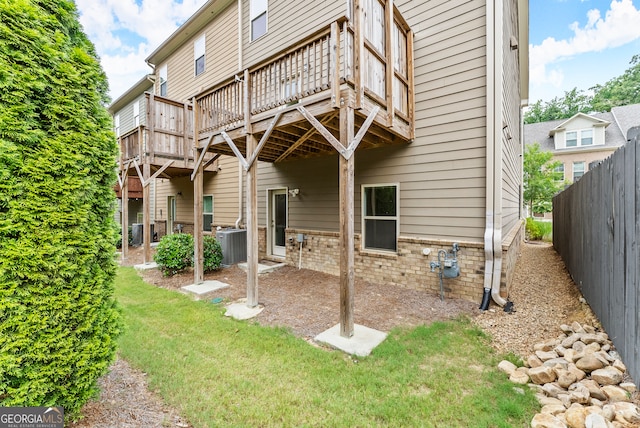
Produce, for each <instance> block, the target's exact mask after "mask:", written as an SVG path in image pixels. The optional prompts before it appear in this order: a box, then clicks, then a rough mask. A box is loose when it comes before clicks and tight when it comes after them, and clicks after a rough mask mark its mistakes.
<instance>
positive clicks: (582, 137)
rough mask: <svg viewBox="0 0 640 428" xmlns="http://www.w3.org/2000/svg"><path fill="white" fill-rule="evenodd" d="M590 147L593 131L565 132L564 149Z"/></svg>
mask: <svg viewBox="0 0 640 428" xmlns="http://www.w3.org/2000/svg"><path fill="white" fill-rule="evenodd" d="M591 145H593V129H581V130H579V131H567V133H566V134H565V147H582V146H591Z"/></svg>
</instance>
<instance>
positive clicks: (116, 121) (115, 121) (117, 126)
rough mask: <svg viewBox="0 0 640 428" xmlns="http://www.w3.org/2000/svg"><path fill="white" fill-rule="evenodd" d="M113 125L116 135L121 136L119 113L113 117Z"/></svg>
mask: <svg viewBox="0 0 640 428" xmlns="http://www.w3.org/2000/svg"><path fill="white" fill-rule="evenodd" d="M113 127H114V131H115V133H116V137H119V136H120V115H119V114H116V116H115V117H114V118H113Z"/></svg>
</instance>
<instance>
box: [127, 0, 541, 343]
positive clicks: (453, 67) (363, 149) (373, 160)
mask: <svg viewBox="0 0 640 428" xmlns="http://www.w3.org/2000/svg"><path fill="white" fill-rule="evenodd" d="M527 25H528V2H527V1H525V0H488V1H484V0H479V1H474V2H462V1H446V2H443V1H426V2H425V1H406V0H405V1H402V0H396V1H391V0H383V1H379V0H323V1H320V0H314V1H309V2H290V1H285V0H269V1H267V0H239V1H230V0H226V1H223V0H210V1H208V2H207V3H206V4H205V5H204V6H203V7H202V8H201V9H200V10H198V11H197V12H196V14H194V15H193V16H192V17H191V18H190V19H189V20H188V21H187V22H185V24H183V25H182V27H180V28H179V29H178V30H177V31H176V32H175V33H174V34H173V35H172V36H171V37H169V39H167V40H166V41H165V42H164V43H163V44H162V45H161V46H159V47H158V48H157V49H156V50H155V51H154V52H153V53H152V54H151V55H150V56H149V57H148V58H147V62H148V63H149V64H150V65H151V66H152V67H153V68H154V70H155V86H154V88H153V94H155V95H154V96H153V97H147V100H148V101H149V102H150V103H152V104H153V105H149V106H148V110H149V111H151V112H160V111H164V112H165V113H164V114H163V117H165V118H167V117H174V116H175V114H176V112H177V110H171V112H169V113H167V111H169V110H163V109H165V108H169V107H167V106H168V105H169V104H171V103H170V102H169V100H173V101H171V102H173V103H175V105H179V103H184V106H185V107H184V108H182V109H181V110H180V111H181V112H184V114H185V117H187V116H188V115H191V116H189V117H191V118H192V124H193V126H192V127H191V128H189V127H188V126H185V127H183V128H180V129H178V128H176V127H174V128H173V129H174V130H173V131H171V132H172V134H171V135H173V136H174V137H175V138H177V139H179V140H180V141H182V142H184V141H189V139H190V138H192V136H193V133H194V132H195V134H196V135H197V137H196V139H195V141H196V144H195V146H196V152H197V156H195V157H194V158H195V162H191V161H190V162H184V165H183V167H182V169H181V170H180V171H171V168H169V167H167V169H165V170H164V176H165V177H166V179H160V177H161V175H158V176H156V177H158V178H159V180H158V185H157V202H156V208H155V224H156V228H158V225H159V224H161V222H163V221H167V222H168V221H169V219H168V218H167V216H169V215H173V216H174V217H173V219H172V220H174V221H175V219H176V218H180V219H182V220H184V222H185V223H186V222H192V225H193V226H192V227H193V228H192V230H193V231H194V232H195V235H196V238H197V239H196V252H199V251H200V249H199V248H201V239H202V234H203V233H213V232H209V231H208V230H206V231H205V229H210V227H208V226H213V228H215V227H218V226H220V227H226V226H234V227H246V230H247V254H248V279H247V281H248V284H247V304H248V305H249V306H255V305H257V303H258V298H257V282H258V277H257V265H258V258H268V259H273V260H283V261H286V262H287V263H289V264H292V265H300V266H302V267H304V268H308V269H314V270H319V271H323V272H328V273H331V274H336V275H339V276H340V284H341V292H340V295H341V304H340V308H341V314H340V320H341V326H342V327H341V332H342V334H343V335H344V336H350V335H351V334H352V333H353V318H352V307H353V290H354V288H353V280H354V277H358V278H363V279H366V280H371V281H375V282H378V283H385V284H388V285H389V286H404V287H412V288H422V289H430V290H433V291H434V292H438V291H439V290H440V281H439V277H438V274H437V273H433V272H430V263H431V262H433V261H437V260H438V250H441V249H444V250H449V251H450V250H451V248H452V246H453V244H454V243H457V244H459V246H460V251H459V252H458V253H457V256H458V259H457V261H458V265H459V267H460V276H458V277H457V278H448V279H445V280H444V285H445V294H446V296H447V297H458V298H465V299H469V300H473V301H477V302H478V303H480V301H481V300H486V303H487V304H488V297H489V296H492V297H493V298H494V300H495V301H496V302H497V303H498V304H500V305H503V304H505V303H506V301H505V297H506V295H507V293H508V284H509V282H510V279H511V275H512V272H513V269H514V267H515V261H516V258H517V253H518V248H519V245H520V242H521V240H522V233H523V227H522V212H521V206H522V203H521V202H522V201H521V187H522V167H521V155H522V141H521V140H520V136H521V135H522V133H521V125H520V124H521V116H522V114H521V108H522V106H524V105H525V104H526V100H527V96H528V39H527V35H528V26H527ZM156 104H157V106H155V105H156ZM190 109H193V112H195V114H193V113H192V110H190ZM157 114H159V113H157ZM157 114H156V115H157ZM184 121H185V122H189V120H186V119H185V120H184ZM147 128H149V126H147ZM161 131H162V132H168V131H167V127H166V126H165V125H161V124H160V125H159V124H158V123H155V124H154V125H153V132H151V130H149V132H148V136H149V140H148V141H147V146H148V147H149V148H150V150H149V151H148V152H153V150H155V149H154V147H159V146H161V145H162V144H164V142H161V141H159V140H158V141H157V140H156V139H157V136H158V133H159V132H161ZM190 144H191V146H193V145H194V144H193V142H191V143H190ZM356 149H357V150H356ZM123 151H124V153H125V155H124V157H123V163H122V165H124V166H123V168H124V170H128V171H129V173H131V172H132V171H133V168H134V166H135V165H134V162H133V161H131V159H132V156H133V154H132V153H130V152H129V151H127V150H123ZM148 152H145V153H143V155H144V156H151V155H149V154H148ZM165 152H167V153H168V151H167V150H165ZM208 156H209V157H208ZM208 160H214V162H215V163H216V165H217V167H216V171H217V172H216V173H215V174H206V171H202V166H203V165H204V166H206V165H207V161H208ZM127 162H128V163H127ZM142 162H144V160H142ZM151 164H152V165H154V167H159V166H160V163H159V162H157V161H156V162H155V163H153V162H151ZM189 167H190V168H192V171H191V173H190V174H185V172H188V169H189ZM138 174H139V175H140V174H141V173H138ZM143 175H144V173H143ZM145 177H149V179H151V178H152V177H151V176H150V175H148V174H147V175H145ZM208 209H210V210H211V212H207V210H208ZM194 213H195V214H194ZM209 221H210V224H209V225H208V224H207V223H209ZM166 231H167V233H171V232H172V231H173V228H171V227H167V228H166ZM300 241H302V242H300ZM194 276H195V278H194V279H195V281H196V282H200V281H201V280H202V271H201V265H200V266H199V264H198V263H196V269H195V273H194ZM301 286H313V285H312V284H301ZM381 298H384V296H381Z"/></svg>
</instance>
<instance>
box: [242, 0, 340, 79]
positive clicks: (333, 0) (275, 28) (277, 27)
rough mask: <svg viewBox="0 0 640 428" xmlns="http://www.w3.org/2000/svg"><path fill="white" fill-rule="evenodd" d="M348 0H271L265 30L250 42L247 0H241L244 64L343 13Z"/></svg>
mask: <svg viewBox="0 0 640 428" xmlns="http://www.w3.org/2000/svg"><path fill="white" fill-rule="evenodd" d="M349 1H351V0H309V1H290V0H270V1H269V9H268V11H267V33H266V34H265V35H264V36H262V37H260V38H259V39H256V40H254V41H253V42H251V41H250V37H251V31H250V25H251V20H250V19H249V17H250V15H249V8H250V1H248V0H247V1H243V2H242V3H243V11H242V18H243V29H242V34H243V38H242V40H243V43H244V46H243V55H244V58H243V62H244V67H251V66H253V65H255V64H256V63H258V62H260V61H262V60H264V59H266V58H268V57H270V56H272V55H274V54H276V53H278V52H279V51H281V50H283V49H286V48H287V47H289V46H291V45H293V44H294V43H296V42H297V41H299V40H300V39H302V38H304V37H305V36H307V35H309V34H312V33H314V32H315V31H317V30H319V29H321V28H323V27H325V26H327V25H329V24H330V23H331V22H333V21H335V20H336V19H338V18H340V17H341V16H345V15H346V14H347V4H348V2H349Z"/></svg>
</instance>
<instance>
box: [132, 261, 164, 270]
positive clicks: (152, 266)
mask: <svg viewBox="0 0 640 428" xmlns="http://www.w3.org/2000/svg"><path fill="white" fill-rule="evenodd" d="M157 267H158V263H156V262H149V263H142V264H139V265H135V266H134V268H136V269H138V270H147V269H156V268H157Z"/></svg>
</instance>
